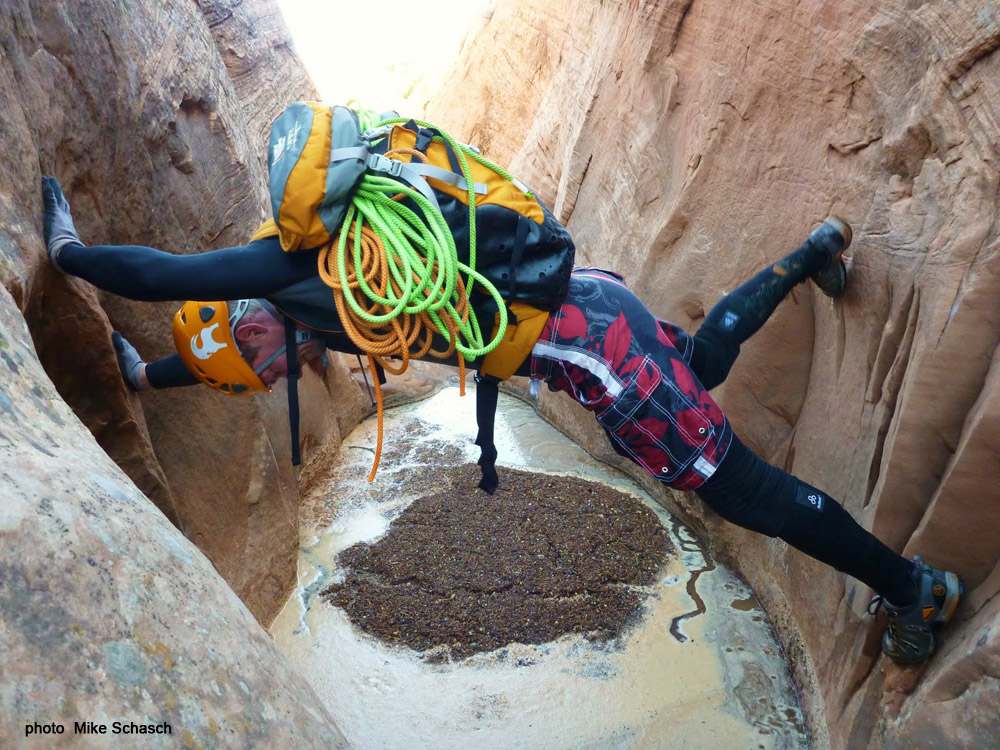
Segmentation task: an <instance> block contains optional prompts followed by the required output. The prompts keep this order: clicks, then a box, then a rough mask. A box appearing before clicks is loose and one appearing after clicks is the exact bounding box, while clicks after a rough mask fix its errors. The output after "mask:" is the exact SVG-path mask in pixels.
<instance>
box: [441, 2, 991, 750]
mask: <svg viewBox="0 0 1000 750" xmlns="http://www.w3.org/2000/svg"><path fill="white" fill-rule="evenodd" d="M998 46H1000V5H998V4H997V3H996V2H979V3H975V2H967V1H966V0H959V1H958V2H921V1H920V0H907V1H905V2H904V1H899V2H885V1H883V2H877V3H866V2H860V1H858V0H850V1H847V2H838V3H833V2H823V3H795V2H787V1H785V0H770V1H769V2H765V3H752V4H735V5H734V4H732V3H727V2H720V1H716V0H694V1H692V0H659V1H658V2H647V1H644V0H630V1H627V2H614V1H613V0H607V1H605V2H593V1H592V0H576V1H571V2H564V1H558V2H557V1H556V0H539V2H533V3H518V2H515V1H514V0H500V1H499V2H498V3H497V5H496V7H495V9H494V10H493V11H492V13H491V14H490V15H489V16H488V17H487V18H484V19H483V24H482V28H481V29H479V30H478V32H477V33H476V34H475V35H474V36H472V37H471V38H470V39H469V40H467V43H466V45H465V48H464V50H463V57H462V59H461V60H460V61H459V63H458V64H457V65H456V67H455V68H454V69H453V71H452V73H451V77H450V80H449V81H448V82H447V83H446V85H445V87H444V88H443V89H442V91H443V92H448V93H447V94H442V95H441V96H439V97H437V98H435V99H433V100H432V101H431V102H430V103H429V105H428V108H427V119H428V120H430V121H432V122H438V123H441V124H442V125H443V126H445V127H447V128H449V129H450V130H451V131H452V132H454V133H455V134H457V135H459V137H465V138H467V139H468V141H469V142H471V143H474V144H477V145H479V146H481V147H482V148H483V149H484V151H485V153H487V154H488V155H490V156H491V157H492V158H494V159H497V160H498V161H499V162H501V163H505V162H507V163H510V164H511V165H512V171H513V172H514V173H515V174H517V175H518V176H520V177H521V179H523V180H524V181H525V182H527V183H528V184H529V185H531V186H532V187H533V188H534V189H535V190H536V191H537V192H538V193H539V195H541V196H542V197H543V198H544V199H545V200H546V201H547V202H548V203H549V204H550V206H552V207H553V209H554V210H555V212H556V214H557V215H558V216H559V217H560V218H561V219H562V220H563V221H565V222H566V223H568V225H569V227H570V229H571V230H572V232H573V235H574V237H575V238H576V240H577V245H578V248H579V262H581V263H582V264H594V265H602V266H607V267H612V268H616V269H617V270H619V271H621V272H623V273H624V274H625V276H626V279H627V280H628V281H629V283H630V285H631V286H632V288H633V289H634V290H635V291H636V292H637V293H638V294H639V296H640V297H642V298H643V299H645V300H647V301H648V302H649V303H650V306H651V307H652V309H653V310H654V312H655V313H657V314H658V315H660V316H661V317H664V318H667V319H670V320H673V321H675V322H677V323H679V324H681V325H683V326H684V327H685V328H687V329H688V330H689V331H692V332H693V331H694V330H695V329H696V328H697V327H698V325H699V323H700V321H701V320H702V319H703V317H704V315H705V313H706V311H707V310H708V309H709V308H710V307H711V306H712V304H714V302H715V301H716V300H717V299H718V298H719V297H720V296H721V295H722V294H724V293H725V292H726V291H728V290H731V289H732V288H734V287H735V286H737V285H738V284H739V283H740V282H741V281H742V280H743V279H745V278H748V277H749V276H750V275H751V274H752V273H753V272H755V271H756V270H758V269H759V268H761V267H764V266H765V265H766V264H768V263H769V262H771V261H773V260H776V259H778V258H780V257H781V256H783V255H784V254H785V253H786V252H788V251H790V250H791V249H793V248H794V247H796V246H797V245H798V244H799V243H800V242H801V241H802V239H804V238H805V236H806V235H807V233H808V232H809V231H810V230H811V229H812V228H813V227H815V226H816V225H817V224H818V223H819V222H821V221H822V220H823V218H824V217H825V216H826V215H827V214H828V213H831V212H832V213H837V214H839V215H842V216H844V217H845V218H847V219H848V220H849V221H850V222H851V223H852V225H853V227H854V230H855V234H854V238H855V239H854V245H853V247H852V250H851V252H850V255H852V256H853V268H852V276H851V282H850V287H849V289H848V292H847V294H846V296H845V297H844V298H843V299H842V300H841V301H837V302H834V301H831V300H829V299H827V298H825V297H823V296H822V295H820V294H818V293H816V292H815V290H814V289H813V288H810V285H804V286H802V287H799V288H797V289H796V290H795V292H794V293H793V295H792V296H791V298H790V299H789V300H786V302H785V303H783V305H782V306H781V307H780V308H779V310H778V312H777V314H776V315H775V316H774V318H773V319H772V320H771V321H770V322H769V323H768V325H767V326H766V327H765V328H764V329H763V330H762V331H761V332H760V333H758V334H757V336H756V337H755V338H754V339H753V340H752V341H751V342H749V343H748V344H747V345H746V346H745V347H744V349H743V352H742V355H741V358H740V360H739V362H738V363H737V365H736V367H735V368H734V371H733V373H732V374H731V375H730V377H729V380H728V381H727V383H726V384H725V385H724V386H722V387H720V388H719V389H718V390H717V392H716V396H717V398H718V400H719V401H720V403H721V404H722V406H723V408H724V409H725V410H726V412H727V413H728V414H729V416H730V418H731V420H732V422H733V424H734V426H735V429H736V431H737V433H738V434H740V435H741V436H742V437H743V439H744V440H745V441H746V442H747V443H748V444H749V445H750V446H751V447H753V448H755V449H756V450H757V451H758V452H760V453H761V454H762V455H763V456H764V457H765V458H767V459H768V460H770V461H771V462H773V463H776V464H778V465H781V466H784V467H785V468H787V469H788V470H790V471H793V472H794V473H796V474H798V475H799V476H801V477H802V478H804V479H806V480H807V481H809V482H810V483H812V484H815V485H817V486H819V487H821V488H825V489H826V490H827V491H828V492H830V493H831V494H832V495H833V496H834V497H836V498H837V499H839V500H840V501H841V502H842V503H843V504H844V505H845V506H846V507H847V508H848V510H849V511H850V512H851V513H853V514H854V515H855V517H857V518H858V519H859V520H861V522H862V523H863V524H865V525H866V526H867V527H868V528H871V529H873V530H874V532H875V533H876V534H877V535H878V536H879V537H881V538H882V539H883V540H884V541H885V542H886V543H888V544H889V545H891V546H892V547H894V548H895V549H897V550H900V551H904V552H905V553H906V554H907V555H910V556H912V555H913V554H920V555H922V556H924V558H925V559H926V560H927V561H928V562H930V563H932V564H933V565H935V566H937V567H945V568H949V569H952V570H955V571H958V572H959V573H961V574H962V575H963V576H964V577H965V580H966V582H967V584H968V592H967V599H966V602H965V604H964V605H963V608H962V609H961V610H960V611H959V614H958V616H957V623H956V624H954V625H953V626H952V627H950V628H949V629H948V630H947V631H946V633H945V640H944V645H943V648H942V649H941V651H940V652H939V653H938V654H937V655H936V656H935V657H934V658H933V659H932V660H931V661H930V663H929V664H928V665H926V666H925V667H913V668H908V669H903V668H900V667H898V666H895V665H893V664H892V663H890V662H888V661H887V660H886V659H885V658H884V657H882V656H881V655H880V651H879V637H880V635H881V630H880V628H879V626H877V625H876V624H874V622H873V620H872V619H871V618H869V617H867V616H866V614H865V609H866V607H867V605H868V601H869V597H870V596H871V592H870V591H869V590H867V589H865V588H864V587H862V586H861V585H860V584H858V583H856V582H854V581H845V580H844V578H843V577H842V576H840V575H839V574H837V573H836V572H833V571H831V570H828V569H825V568H824V567H823V566H821V565H819V564H817V563H814V562H813V561H811V560H809V559H807V558H805V556H803V555H801V554H799V553H797V552H795V551H794V550H790V549H789V548H788V547H787V546H786V545H785V544H784V543H782V542H780V541H772V540H768V539H766V538H763V537H759V536H755V535H753V534H749V533H746V532H743V531H741V530H739V529H737V528H735V527H732V526H729V525H727V524H725V523H724V522H722V521H721V520H720V519H718V518H717V517H714V516H712V515H711V514H710V513H709V512H706V511H705V510H704V509H703V508H701V507H700V505H699V503H698V500H697V498H696V497H694V496H693V495H690V496H679V495H672V494H670V493H668V492H666V491H664V490H663V489H662V488H658V487H653V486H652V483H651V481H649V480H644V481H645V482H646V484H647V486H650V488H651V489H652V490H653V491H654V492H655V493H656V494H657V496H658V497H659V498H660V499H661V500H662V502H664V503H665V504H667V505H668V506H670V507H672V508H674V509H676V510H678V511H680V512H681V514H682V515H683V517H684V518H686V519H688V520H689V521H691V522H692V523H693V524H694V525H695V526H696V527H698V528H700V529H701V530H702V531H703V532H704V533H705V535H706V536H707V538H708V539H709V540H710V541H711V543H712V545H713V548H714V549H715V551H716V553H717V554H718V555H719V556H720V557H721V558H723V559H725V560H726V561H727V562H729V563H731V564H733V565H734V566H735V567H736V568H737V569H738V570H739V571H740V572H741V573H742V575H744V576H745V577H746V579H747V580H748V581H749V582H750V583H751V584H752V585H753V587H754V589H755V590H756V591H757V593H758V596H759V598H760V599H761V601H762V603H763V604H764V605H765V606H766V607H767V609H768V610H769V612H770V613H771V615H772V619H773V620H774V622H775V623H776V626H777V627H778V629H779V631H780V633H781V636H782V638H783V640H784V642H785V643H786V646H787V647H788V650H789V653H790V656H791V658H792V660H793V663H794V665H795V669H796V671H797V674H798V677H799V679H800V680H801V681H802V683H803V684H805V685H811V686H812V687H813V688H814V689H815V692H813V693H812V694H809V692H810V691H808V690H807V691H806V692H807V695H806V696H804V697H805V699H806V700H807V703H808V706H807V708H808V713H809V718H810V724H811V728H812V730H813V731H814V733H815V734H816V736H817V737H818V738H819V739H820V740H821V741H823V742H825V741H827V740H828V741H829V742H830V743H831V745H832V746H834V747H850V748H860V747H872V748H881V747H886V748H910V747H981V746H983V745H984V743H986V744H989V742H991V741H993V738H995V737H996V736H997V735H998V734H1000V712H998V711H997V708H996V707H997V705H1000V682H998V678H1000V596H998V595H997V594H998V592H1000V523H998V522H997V519H998V518H1000V349H998V342H1000V240H998V235H1000V231H998V230H1000V226H998V223H997V212H998V207H1000V203H998V181H1000V177H998V162H997V158H998V151H1000V149H998V144H1000V107H998V104H997V102H1000V54H998V53H997V52H996V50H997V47H998ZM454 92H461V96H455V95H454ZM540 408H541V411H542V412H543V413H544V414H545V415H546V416H548V417H549V418H550V419H552V420H553V421H554V422H555V423H556V424H558V425H559V426H560V427H562V428H563V429H564V430H566V431H567V432H569V433H571V434H572V435H573V436H574V437H576V438H577V439H578V440H580V441H581V442H583V443H584V444H586V445H588V446H589V447H590V448H591V449H592V451H593V452H595V453H597V454H598V455H600V456H602V457H604V458H607V459H608V460H609V461H612V462H617V463H619V464H623V462H622V461H621V460H620V459H618V458H617V457H616V456H615V455H614V454H613V453H612V452H611V450H610V448H609V447H608V446H607V444H606V441H605V439H604V437H603V434H601V433H600V431H599V429H598V428H597V425H596V423H594V421H593V419H592V418H591V417H590V415H589V414H586V413H584V412H582V411H581V410H580V409H578V408H577V407H576V406H575V405H573V404H571V403H570V402H569V401H568V399H566V398H565V397H563V396H553V395H552V394H549V393H543V397H542V402H541V406H540ZM623 468H624V469H626V470H628V471H630V472H631V473H633V474H634V473H635V472H634V471H633V470H632V469H631V467H629V466H627V465H623Z"/></svg>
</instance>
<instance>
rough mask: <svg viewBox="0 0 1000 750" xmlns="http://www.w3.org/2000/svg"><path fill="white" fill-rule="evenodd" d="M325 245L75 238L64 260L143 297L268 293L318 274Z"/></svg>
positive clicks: (125, 293)
mask: <svg viewBox="0 0 1000 750" xmlns="http://www.w3.org/2000/svg"><path fill="white" fill-rule="evenodd" d="M318 255H319V250H318V249H315V250H300V251H298V252H294V253H286V252H285V251H284V250H282V249H281V243H280V242H279V241H278V238H277V237H268V238H266V239H263V240H257V241H256V242H251V243H250V244H249V245H241V246H240V247H227V248H224V249H222V250H211V251H209V252H205V253H197V254H195V255H173V254H172V253H165V252H163V251H162V250H155V249H154V248H151V247H142V246H140V245H94V246H91V247H87V246H85V245H79V244H75V243H74V244H69V245H66V246H65V247H63V249H62V251H60V253H59V266H60V267H61V268H62V269H63V270H64V271H66V273H69V274H73V275H74V276H79V277H80V278H82V279H85V280H86V281H89V282H90V283H91V284H93V285H94V286H96V287H99V288H100V289H104V290H105V291H108V292H112V293H113V294H117V295H119V296H121V297H127V298H128V299H134V300H139V301H141V302H160V301H165V300H199V301H202V302H211V301H215V300H231V299H251V298H255V297H266V296H268V295H269V294H273V293H274V292H276V291H278V290H279V289H283V288H285V287H287V286H291V285H292V284H297V283H298V282H300V281H305V280H306V279H308V278H311V277H313V276H315V275H316V274H317V270H316V261H317V256H318Z"/></svg>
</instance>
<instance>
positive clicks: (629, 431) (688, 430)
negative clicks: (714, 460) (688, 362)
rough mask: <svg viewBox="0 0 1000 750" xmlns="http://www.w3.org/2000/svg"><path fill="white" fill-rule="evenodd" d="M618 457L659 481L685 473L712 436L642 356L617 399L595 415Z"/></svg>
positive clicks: (699, 415)
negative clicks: (628, 460)
mask: <svg viewBox="0 0 1000 750" xmlns="http://www.w3.org/2000/svg"><path fill="white" fill-rule="evenodd" d="M596 416H597V421H598V422H599V423H600V424H601V426H602V427H604V429H605V430H606V431H607V432H608V435H609V436H610V437H611V439H612V441H613V442H614V443H615V445H616V448H618V449H619V451H618V452H619V453H622V454H623V455H626V456H628V457H629V458H631V459H632V460H633V461H635V462H636V463H637V464H639V465H640V466H642V467H643V468H644V469H645V470H646V471H647V472H649V473H650V474H651V475H653V476H654V477H656V478H657V479H658V480H660V481H661V482H670V481H672V480H674V479H676V478H677V477H678V476H680V474H681V473H683V472H684V471H685V470H686V469H688V468H689V467H690V466H691V464H692V463H694V461H696V460H697V459H698V457H699V456H700V455H701V454H702V452H703V451H704V449H705V446H706V445H707V444H708V441H709V440H711V438H712V436H713V435H714V434H715V426H714V425H713V424H712V422H711V421H710V420H709V419H708V417H706V416H705V414H703V413H702V410H701V409H699V408H698V407H697V406H696V405H695V404H694V403H693V402H692V401H691V400H690V399H689V398H688V397H687V396H685V395H684V394H683V393H682V392H681V390H680V389H679V388H678V387H677V386H676V384H674V383H673V382H672V381H671V380H670V378H665V377H664V376H663V373H662V372H660V368H659V367H658V366H657V364H656V362H654V361H653V360H652V359H651V358H650V357H645V358H644V359H643V361H642V363H641V364H640V366H639V367H638V368H637V370H636V371H635V374H634V376H633V377H632V378H631V379H630V380H628V381H627V382H626V383H625V384H624V386H623V389H622V391H621V393H619V395H618V396H617V397H616V398H615V400H614V401H613V402H612V403H611V404H610V405H609V406H608V407H607V408H606V409H604V410H603V411H601V412H600V413H598V414H597V415H596Z"/></svg>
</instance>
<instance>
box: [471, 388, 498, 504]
mask: <svg viewBox="0 0 1000 750" xmlns="http://www.w3.org/2000/svg"><path fill="white" fill-rule="evenodd" d="M499 386H500V379H499V378H495V377H493V376H492V375H482V374H479V373H477V374H476V422H477V423H478V425H479V434H478V435H477V436H476V445H478V446H479V448H480V450H481V451H482V455H480V457H479V462H478V463H479V468H480V469H481V470H482V473H483V478H482V479H481V480H480V481H479V489H481V490H482V491H483V492H485V493H486V494H488V495H492V494H493V493H494V492H496V489H497V487H498V486H499V484H500V479H499V477H497V470H496V461H497V447H496V445H495V444H494V442H493V428H494V426H495V422H496V416H497V399H498V397H499V395H500V387H499Z"/></svg>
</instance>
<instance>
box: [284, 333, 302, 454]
mask: <svg viewBox="0 0 1000 750" xmlns="http://www.w3.org/2000/svg"><path fill="white" fill-rule="evenodd" d="M284 318H285V362H286V363H287V366H288V427H289V430H290V431H291V434H292V466H298V465H299V464H300V463H302V458H301V456H300V455H299V374H300V373H299V356H298V355H299V352H298V349H299V347H298V342H297V340H296V335H295V321H294V320H292V319H291V318H289V317H288V316H287V315H286V316H284Z"/></svg>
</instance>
